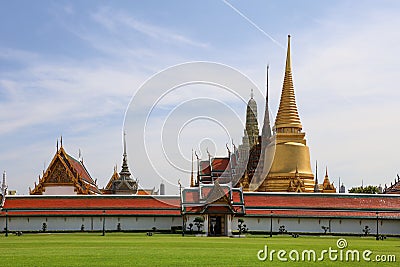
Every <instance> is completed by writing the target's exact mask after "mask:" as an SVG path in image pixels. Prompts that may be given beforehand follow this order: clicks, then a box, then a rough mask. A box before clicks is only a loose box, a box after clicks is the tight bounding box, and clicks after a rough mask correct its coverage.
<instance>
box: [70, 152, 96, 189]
mask: <svg viewBox="0 0 400 267" xmlns="http://www.w3.org/2000/svg"><path fill="white" fill-rule="evenodd" d="M67 156H68V160H69V162H70V163H71V166H72V167H73V168H74V169H75V170H76V171H77V172H78V174H79V176H80V177H82V179H83V180H85V181H86V182H88V183H90V184H95V183H94V181H93V179H92V177H91V176H90V174H89V172H88V171H87V169H86V168H85V166H84V165H83V163H81V162H79V161H78V160H76V159H75V158H74V157H71V156H70V155H68V154H67Z"/></svg>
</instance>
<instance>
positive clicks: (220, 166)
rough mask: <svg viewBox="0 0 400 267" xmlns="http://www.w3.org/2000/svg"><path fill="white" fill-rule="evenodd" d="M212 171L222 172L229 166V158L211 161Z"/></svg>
mask: <svg viewBox="0 0 400 267" xmlns="http://www.w3.org/2000/svg"><path fill="white" fill-rule="evenodd" d="M211 164H212V170H213V171H220V172H224V171H225V170H226V169H227V168H228V165H229V158H214V159H213V160H212V163H211Z"/></svg>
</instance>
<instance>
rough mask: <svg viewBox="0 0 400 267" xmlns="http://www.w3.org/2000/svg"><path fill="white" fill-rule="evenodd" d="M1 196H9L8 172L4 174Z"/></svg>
mask: <svg viewBox="0 0 400 267" xmlns="http://www.w3.org/2000/svg"><path fill="white" fill-rule="evenodd" d="M1 195H3V196H5V195H7V181H6V171H4V172H3V183H2V184H1ZM3 199H4V198H3Z"/></svg>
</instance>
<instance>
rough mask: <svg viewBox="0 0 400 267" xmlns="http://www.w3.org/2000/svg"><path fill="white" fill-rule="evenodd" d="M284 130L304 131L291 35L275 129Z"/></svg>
mask: <svg viewBox="0 0 400 267" xmlns="http://www.w3.org/2000/svg"><path fill="white" fill-rule="evenodd" d="M282 128H298V131H301V129H302V125H301V122H300V117H299V113H298V111H297V106H296V98H295V94H294V86H293V78H292V64H291V58H290V35H289V36H288V47H287V55H286V67H285V78H284V82H283V88H282V94H281V101H280V103H279V110H278V114H277V116H276V121H275V129H276V130H277V131H279V129H282Z"/></svg>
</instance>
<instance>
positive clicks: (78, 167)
mask: <svg viewBox="0 0 400 267" xmlns="http://www.w3.org/2000/svg"><path fill="white" fill-rule="evenodd" d="M51 186H61V187H63V186H73V187H74V191H75V192H76V193H77V194H83V195H85V194H100V193H101V192H100V190H99V189H98V187H97V185H96V183H95V182H94V181H93V179H92V177H91V176H90V174H89V172H88V170H87V169H86V167H85V165H84V164H83V161H78V160H76V159H75V158H73V157H72V156H70V155H68V154H67V153H66V152H65V150H64V148H63V146H62V143H61V147H60V149H58V145H57V152H56V154H55V155H54V157H53V159H52V161H51V163H50V164H49V166H48V168H47V170H46V171H45V172H44V173H43V177H40V176H39V182H38V184H36V183H35V187H34V188H33V189H32V190H31V189H30V188H29V193H30V194H31V195H42V194H43V193H44V192H45V191H46V187H51Z"/></svg>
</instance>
